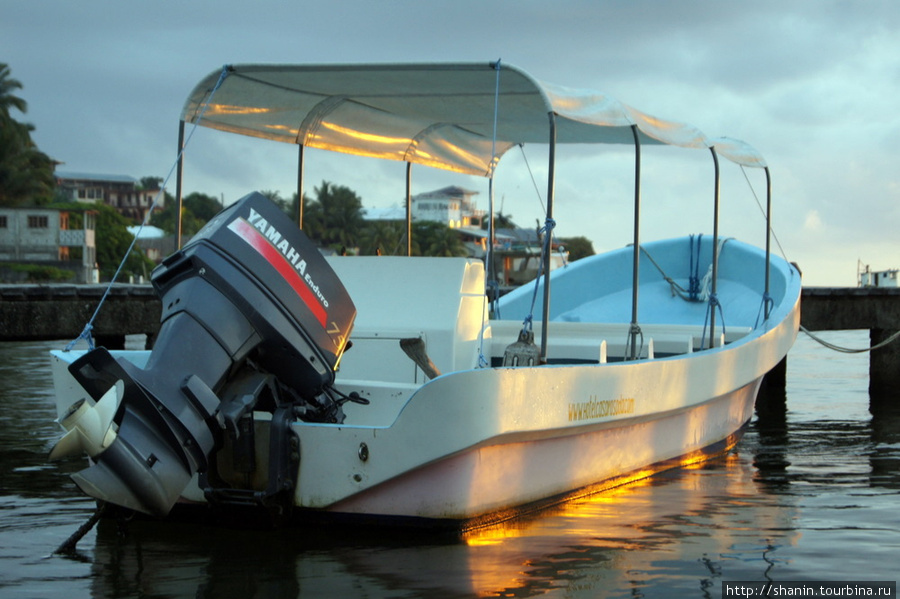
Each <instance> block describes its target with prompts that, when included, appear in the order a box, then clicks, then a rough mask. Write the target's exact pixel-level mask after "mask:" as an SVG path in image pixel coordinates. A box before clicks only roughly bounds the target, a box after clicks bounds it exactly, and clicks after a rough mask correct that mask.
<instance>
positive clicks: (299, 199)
mask: <svg viewBox="0 0 900 599" xmlns="http://www.w3.org/2000/svg"><path fill="white" fill-rule="evenodd" d="M297 148H298V151H297V227H298V228H299V229H300V230H301V231H302V230H303V168H304V149H305V146H304V145H303V144H297Z"/></svg>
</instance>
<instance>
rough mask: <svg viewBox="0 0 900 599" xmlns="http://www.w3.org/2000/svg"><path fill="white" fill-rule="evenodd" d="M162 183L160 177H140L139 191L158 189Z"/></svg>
mask: <svg viewBox="0 0 900 599" xmlns="http://www.w3.org/2000/svg"><path fill="white" fill-rule="evenodd" d="M162 182H163V178H162V177H141V189H159V188H160V186H162Z"/></svg>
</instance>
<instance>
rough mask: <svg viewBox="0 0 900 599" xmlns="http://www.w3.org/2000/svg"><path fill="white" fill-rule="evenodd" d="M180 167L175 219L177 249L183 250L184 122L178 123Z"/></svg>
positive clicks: (178, 167)
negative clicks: (182, 184)
mask: <svg viewBox="0 0 900 599" xmlns="http://www.w3.org/2000/svg"><path fill="white" fill-rule="evenodd" d="M177 156H178V166H177V167H176V169H175V203H176V206H177V208H178V213H177V215H176V218H175V249H176V250H180V249H181V207H182V195H181V193H182V192H181V182H182V179H183V178H184V120H180V121H178V154H177Z"/></svg>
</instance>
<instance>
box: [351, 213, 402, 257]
mask: <svg viewBox="0 0 900 599" xmlns="http://www.w3.org/2000/svg"><path fill="white" fill-rule="evenodd" d="M405 233H406V227H405V226H404V225H403V223H399V222H397V221H373V222H369V223H367V224H366V226H365V228H364V229H363V230H362V235H361V236H360V242H359V252H360V254H367V255H373V254H381V255H383V256H395V255H398V254H400V253H401V250H403V252H402V253H403V254H405V253H406V251H405V249H406V244H405V243H404V239H405Z"/></svg>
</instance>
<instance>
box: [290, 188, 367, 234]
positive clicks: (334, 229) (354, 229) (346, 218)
mask: <svg viewBox="0 0 900 599" xmlns="http://www.w3.org/2000/svg"><path fill="white" fill-rule="evenodd" d="M315 192H316V199H315V200H313V201H311V202H309V203H306V204H305V207H304V211H303V230H304V232H305V233H306V234H307V235H309V236H310V237H311V238H312V239H316V240H318V242H319V243H321V244H322V245H323V246H327V247H331V248H334V249H338V248H341V247H345V248H350V247H356V246H357V245H358V244H359V241H360V233H361V232H362V230H363V227H364V225H365V221H364V219H363V212H362V200H360V198H359V196H358V195H356V193H355V192H354V191H353V190H351V189H350V188H349V187H344V186H343V185H332V184H331V183H329V182H328V181H323V182H322V185H320V186H319V187H317V188H316V189H315Z"/></svg>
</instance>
